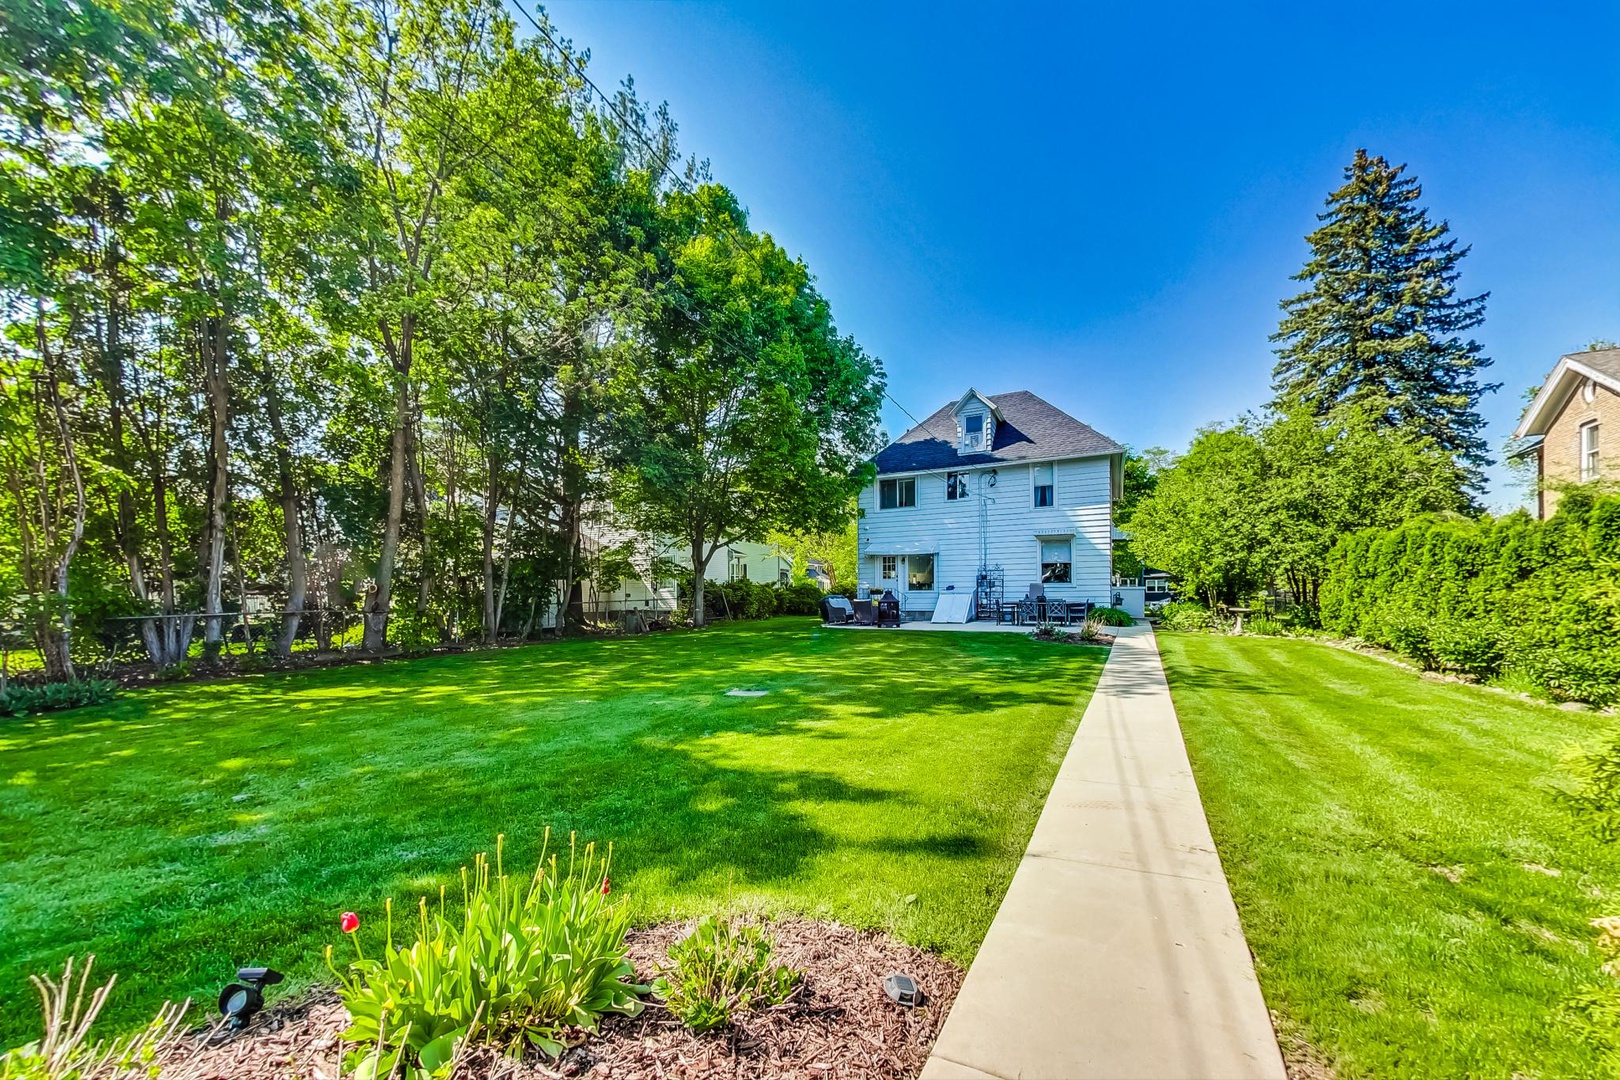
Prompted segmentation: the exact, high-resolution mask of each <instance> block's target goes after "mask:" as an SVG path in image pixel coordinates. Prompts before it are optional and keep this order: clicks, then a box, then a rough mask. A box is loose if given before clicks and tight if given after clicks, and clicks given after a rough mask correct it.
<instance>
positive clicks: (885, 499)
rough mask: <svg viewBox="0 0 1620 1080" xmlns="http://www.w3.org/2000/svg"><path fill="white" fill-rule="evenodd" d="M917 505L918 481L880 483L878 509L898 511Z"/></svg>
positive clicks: (885, 481) (886, 481)
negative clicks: (903, 507)
mask: <svg viewBox="0 0 1620 1080" xmlns="http://www.w3.org/2000/svg"><path fill="white" fill-rule="evenodd" d="M916 505H917V481H916V480H913V479H906V480H879V481H878V509H879V510H898V509H900V508H901V507H902V506H916Z"/></svg>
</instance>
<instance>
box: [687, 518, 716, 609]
mask: <svg viewBox="0 0 1620 1080" xmlns="http://www.w3.org/2000/svg"><path fill="white" fill-rule="evenodd" d="M710 555H711V556H712V555H713V552H711V553H710ZM708 570H709V560H708V559H706V558H704V557H703V537H702V536H701V535H698V536H694V537H692V625H693V626H694V627H700V626H702V625H703V624H704V622H705V619H704V611H703V583H704V581H705V575H706V574H707V573H708Z"/></svg>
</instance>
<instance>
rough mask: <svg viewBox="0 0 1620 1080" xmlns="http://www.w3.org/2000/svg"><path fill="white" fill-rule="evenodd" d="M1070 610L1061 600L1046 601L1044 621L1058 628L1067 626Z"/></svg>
mask: <svg viewBox="0 0 1620 1080" xmlns="http://www.w3.org/2000/svg"><path fill="white" fill-rule="evenodd" d="M1070 614H1071V608H1070V607H1069V605H1068V604H1067V603H1066V602H1064V601H1062V600H1048V601H1047V602H1046V621H1047V622H1049V623H1056V624H1057V625H1059V626H1067V625H1069V617H1070Z"/></svg>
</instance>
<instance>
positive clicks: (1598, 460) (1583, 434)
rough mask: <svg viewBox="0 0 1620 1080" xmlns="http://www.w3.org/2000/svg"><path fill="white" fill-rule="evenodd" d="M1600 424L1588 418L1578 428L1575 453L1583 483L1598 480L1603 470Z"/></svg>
mask: <svg viewBox="0 0 1620 1080" xmlns="http://www.w3.org/2000/svg"><path fill="white" fill-rule="evenodd" d="M1599 432H1600V426H1599V423H1598V421H1596V420H1588V421H1587V422H1586V423H1584V424H1582V425H1581V426H1580V427H1579V428H1578V429H1577V434H1576V443H1575V454H1576V458H1575V460H1576V463H1577V464H1578V465H1579V466H1580V474H1581V483H1583V484H1584V483H1587V482H1588V481H1591V480H1596V479H1597V478H1598V475H1599V473H1600V472H1601V470H1602V463H1603V459H1602V456H1601V454H1600V446H1601V444H1600V442H1599V440H1600V439H1601V438H1602V436H1601V434H1600V433H1599Z"/></svg>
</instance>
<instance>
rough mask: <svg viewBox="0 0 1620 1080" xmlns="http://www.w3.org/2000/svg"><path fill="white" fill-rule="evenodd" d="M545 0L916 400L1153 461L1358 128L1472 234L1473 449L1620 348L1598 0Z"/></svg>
mask: <svg viewBox="0 0 1620 1080" xmlns="http://www.w3.org/2000/svg"><path fill="white" fill-rule="evenodd" d="M1217 8H1219V10H1217ZM1133 9H1135V10H1133ZM548 10H549V11H550V13H551V16H552V18H553V20H554V21H555V23H556V24H557V26H558V28H559V30H560V31H561V32H562V33H563V34H564V35H566V36H568V37H570V38H572V39H573V41H574V43H575V45H576V46H577V47H582V48H588V49H589V50H590V51H591V54H592V59H591V70H592V73H593V77H594V78H596V80H597V81H598V82H599V83H601V84H603V85H607V84H609V83H616V82H618V81H619V80H620V79H622V78H623V77H624V76H625V75H627V74H628V75H633V76H634V77H635V81H636V86H637V89H638V92H639V93H640V94H641V95H642V97H643V98H644V99H648V100H651V101H654V102H657V101H667V102H668V103H669V105H670V108H671V110H672V112H673V114H674V116H675V118H676V120H677V121H678V123H679V124H680V129H681V143H682V149H683V150H684V151H686V152H688V153H692V154H696V155H697V156H699V157H701V158H707V159H708V160H709V161H710V163H711V165H712V168H713V171H714V175H715V178H716V179H717V180H720V181H721V182H723V183H725V184H727V185H729V186H730V187H731V188H733V189H734V190H735V191H736V192H737V193H738V195H739V196H740V197H741V199H742V201H743V203H744V205H746V206H747V207H748V208H749V210H750V213H751V215H752V224H753V225H754V227H755V228H758V229H761V230H764V231H767V232H770V233H771V234H772V235H773V236H775V237H776V239H777V241H778V242H779V243H781V244H782V245H783V246H784V247H785V248H787V250H789V251H790V252H793V253H795V254H797V255H799V256H801V257H802V258H804V259H805V261H806V262H807V263H808V264H809V266H810V268H811V270H812V271H813V272H814V273H815V274H816V276H817V278H818V280H819V283H820V287H821V289H822V291H823V293H824V294H825V295H826V296H827V297H828V298H829V299H830V300H831V302H832V305H833V312H834V315H835V317H836V318H837V320H838V323H839V325H840V327H841V328H842V329H843V330H845V331H846V332H849V333H852V334H854V335H855V337H856V338H857V339H858V340H859V341H860V342H861V343H862V344H863V345H865V346H866V347H867V349H868V350H870V351H871V352H873V353H874V354H875V355H877V356H879V357H880V358H881V359H882V360H883V363H884V366H885V368H886V370H887V372H888V378H889V388H890V391H891V393H893V395H894V396H895V397H896V398H897V399H899V401H901V402H903V403H904V404H905V406H906V408H908V409H910V410H911V412H913V413H915V414H917V415H918V416H922V415H925V414H926V413H927V412H929V411H931V410H933V409H934V408H936V407H937V406H939V405H941V404H943V403H944V402H945V401H947V400H949V399H952V398H955V397H957V396H958V395H960V394H961V393H962V391H963V390H964V389H965V388H966V387H967V386H968V385H969V384H972V385H975V386H977V387H978V388H979V389H981V390H983V391H986V392H988V393H999V392H1003V391H1008V390H1018V389H1028V390H1032V391H1034V392H1035V393H1037V394H1040V395H1041V396H1042V397H1045V398H1047V399H1048V400H1050V401H1052V402H1053V403H1054V404H1056V405H1058V406H1060V407H1062V408H1064V409H1066V410H1068V411H1069V412H1071V413H1073V414H1074V415H1076V416H1078V417H1079V418H1080V419H1082V420H1085V421H1086V422H1088V423H1090V424H1092V425H1093V426H1094V427H1096V428H1098V429H1099V430H1101V431H1103V432H1104V433H1106V434H1108V435H1110V436H1112V437H1114V438H1115V439H1118V440H1120V441H1122V442H1126V443H1129V444H1131V445H1132V446H1136V447H1148V446H1164V447H1168V448H1171V449H1178V450H1179V449H1181V448H1183V447H1184V446H1185V445H1186V443H1187V440H1188V438H1189V437H1190V436H1191V435H1192V433H1193V431H1194V430H1195V429H1196V428H1198V427H1199V426H1201V425H1203V424H1206V423H1209V422H1212V421H1220V420H1229V419H1231V418H1233V417H1234V416H1236V415H1238V414H1239V413H1241V412H1243V411H1244V410H1246V409H1250V408H1254V407H1257V406H1259V405H1260V404H1261V403H1263V402H1264V401H1265V400H1266V398H1267V397H1268V396H1269V380H1270V373H1271V366H1272V363H1273V360H1274V358H1273V356H1272V354H1271V351H1270V350H1271V346H1270V344H1269V342H1268V341H1267V340H1266V339H1267V335H1268V334H1270V333H1271V332H1272V330H1274V329H1275V327H1276V322H1277V317H1278V311H1277V302H1278V300H1280V299H1282V298H1283V297H1285V296H1288V295H1291V294H1292V292H1293V291H1294V290H1295V284H1294V283H1293V282H1291V281H1290V280H1289V276H1290V275H1291V274H1293V273H1295V272H1296V271H1297V270H1298V269H1299V267H1300V265H1301V264H1302V263H1303V261H1304V258H1305V254H1306V249H1305V244H1304V241H1303V237H1304V234H1305V233H1306V232H1308V231H1309V230H1310V229H1311V228H1313V227H1314V225H1315V217H1314V215H1315V214H1316V213H1317V212H1318V210H1320V208H1321V203H1322V200H1323V198H1324V197H1325V196H1326V194H1327V192H1328V191H1329V190H1330V189H1331V188H1333V187H1335V186H1337V185H1338V183H1339V182H1340V177H1341V170H1342V169H1343V167H1344V165H1345V163H1347V162H1348V161H1349V159H1350V156H1351V154H1352V153H1353V152H1354V150H1355V148H1356V147H1358V146H1365V147H1367V148H1368V149H1369V150H1371V151H1372V152H1374V153H1379V154H1383V155H1385V156H1386V157H1389V158H1390V159H1392V160H1393V161H1396V162H1407V163H1409V164H1410V166H1411V171H1412V172H1413V173H1414V174H1415V175H1416V176H1417V177H1418V178H1419V179H1420V180H1421V181H1422V182H1423V184H1424V187H1425V201H1426V203H1427V205H1428V206H1429V208H1430V210H1431V212H1432V213H1433V214H1434V215H1435V216H1437V217H1441V218H1445V219H1448V220H1449V221H1450V222H1451V224H1452V227H1453V229H1454V231H1455V233H1456V235H1457V236H1458V237H1460V238H1461V240H1462V241H1463V242H1464V243H1468V244H1472V245H1473V249H1474V250H1473V254H1472V255H1471V256H1470V257H1469V258H1468V259H1467V260H1466V261H1465V263H1464V279H1463V286H1464V287H1465V288H1467V289H1469V290H1471V291H1476V292H1483V291H1489V292H1490V293H1491V300H1490V303H1489V306H1488V309H1487V311H1488V316H1487V321H1486V323H1485V325H1484V326H1483V327H1482V328H1481V329H1480V330H1479V331H1478V334H1477V336H1478V337H1479V339H1480V340H1481V341H1482V342H1483V343H1484V344H1485V346H1486V350H1487V353H1488V354H1489V355H1490V356H1491V357H1493V358H1494V360H1495V362H1496V363H1495V366H1494V367H1493V368H1492V369H1491V371H1490V377H1491V378H1492V380H1493V381H1500V382H1502V383H1503V384H1504V386H1503V389H1502V390H1501V391H1500V392H1499V393H1497V394H1495V395H1492V396H1491V397H1489V398H1487V399H1486V401H1485V404H1484V405H1483V412H1484V414H1485V416H1486V418H1487V419H1488V421H1489V423H1490V427H1489V430H1488V432H1487V435H1488V437H1489V438H1490V439H1491V441H1492V444H1493V445H1499V444H1500V442H1501V440H1502V439H1504V438H1505V437H1506V436H1507V434H1508V433H1509V431H1511V429H1512V427H1513V424H1514V423H1515V422H1516V420H1517V418H1518V413H1519V409H1520V395H1521V393H1522V391H1523V390H1524V389H1525V388H1526V387H1528V386H1530V385H1533V384H1535V383H1537V382H1539V381H1540V380H1541V378H1542V376H1543V375H1544V374H1545V372H1546V371H1547V369H1549V368H1550V367H1551V366H1552V364H1553V363H1554V362H1555V361H1556V360H1557V358H1558V356H1559V355H1560V354H1562V353H1564V352H1568V351H1572V350H1575V349H1579V348H1581V347H1583V346H1584V345H1585V344H1586V343H1587V342H1588V341H1590V340H1591V339H1593V338H1608V339H1620V61H1617V60H1616V58H1615V56H1616V53H1615V50H1616V47H1617V43H1620V4H1613V3H1601V4H1600V3H1590V4H1586V5H1517V6H1508V5H1491V4H1487V3H1475V4H1468V5H1455V6H1443V5H1438V4H1404V5H1399V6H1396V5H1388V6H1385V7H1382V8H1380V7H1379V6H1377V5H1372V4H1368V5H1359V6H1357V5H1352V6H1345V5H1326V4H1297V3H1296V4H1286V5H1282V4H1279V5H1276V6H1272V7H1259V6H1233V5H1208V4H1205V5H1195V6H1194V5H1189V6H1187V7H1184V8H1177V7H1175V6H1174V5H1154V6H1153V8H1152V9H1149V8H1148V7H1147V6H1146V5H1110V6H1109V7H1108V8H1107V9H1106V10H1104V9H1102V8H1101V6H1096V7H1094V8H1090V9H1088V8H1083V7H1081V6H1079V5H1041V4H1008V5H988V6H972V7H969V6H955V5H951V4H941V3H929V4H901V3H864V4H858V5H844V4H826V3H818V4H779V3H758V4H729V3H718V2H695V3H673V2H662V3H655V2H646V0H639V2H638V0H558V2H555V3H553V4H551V5H549V6H548ZM884 419H885V423H886V424H887V426H888V428H889V430H890V431H891V432H892V433H894V434H899V432H900V431H902V430H904V429H905V428H906V427H908V426H910V424H909V421H908V420H907V419H906V417H905V416H904V414H902V413H901V412H900V410H899V409H897V408H895V407H894V406H892V405H891V406H889V407H888V408H887V409H886V411H885V416H884ZM1504 476H1505V474H1503V473H1502V472H1501V471H1500V469H1498V470H1496V471H1494V472H1493V480H1494V481H1495V482H1494V483H1493V489H1494V490H1493V494H1492V496H1491V498H1490V500H1489V501H1490V502H1492V503H1493V504H1495V505H1497V506H1499V507H1500V506H1507V505H1511V504H1512V501H1513V498H1514V496H1513V493H1512V492H1511V491H1509V490H1507V489H1506V485H1505V483H1504Z"/></svg>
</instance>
